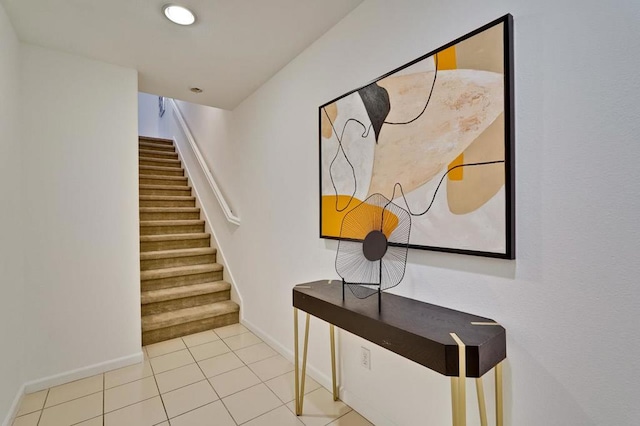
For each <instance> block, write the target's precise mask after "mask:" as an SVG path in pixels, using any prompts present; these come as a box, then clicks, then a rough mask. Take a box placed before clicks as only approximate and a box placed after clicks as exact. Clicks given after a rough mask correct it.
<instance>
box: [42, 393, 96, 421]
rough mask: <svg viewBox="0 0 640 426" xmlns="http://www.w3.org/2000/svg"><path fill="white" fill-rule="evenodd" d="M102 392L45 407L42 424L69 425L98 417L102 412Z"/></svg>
mask: <svg viewBox="0 0 640 426" xmlns="http://www.w3.org/2000/svg"><path fill="white" fill-rule="evenodd" d="M102 399H103V394H102V392H99V393H94V394H93V395H89V396H85V397H82V398H78V399H74V400H73V401H69V402H65V403H63V404H60V405H56V406H54V407H51V408H45V409H44V411H43V412H42V417H41V418H40V423H39V425H40V426H68V425H73V424H76V423H80V422H83V421H85V420H89V419H92V418H94V417H98V416H100V415H101V414H102Z"/></svg>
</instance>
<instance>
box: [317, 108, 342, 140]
mask: <svg viewBox="0 0 640 426" xmlns="http://www.w3.org/2000/svg"><path fill="white" fill-rule="evenodd" d="M337 116H338V104H336V103H335V102H334V103H332V104H330V105H327V106H326V107H323V108H322V110H321V111H320V130H321V131H322V137H323V138H325V139H329V138H330V137H331V135H332V134H333V127H332V126H331V123H335V121H336V117H337Z"/></svg>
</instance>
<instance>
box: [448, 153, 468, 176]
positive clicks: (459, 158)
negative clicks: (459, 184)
mask: <svg viewBox="0 0 640 426" xmlns="http://www.w3.org/2000/svg"><path fill="white" fill-rule="evenodd" d="M463 164H464V152H463V153H462V154H460V155H458V156H457V157H456V159H455V160H453V161H452V162H451V163H449V168H448V169H447V170H451V171H450V172H449V173H448V174H447V176H448V177H449V179H450V180H462V179H463V178H464V167H458V168H455V169H454V167H456V166H461V165H463ZM452 169H453V170H452Z"/></svg>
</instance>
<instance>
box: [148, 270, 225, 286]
mask: <svg viewBox="0 0 640 426" xmlns="http://www.w3.org/2000/svg"><path fill="white" fill-rule="evenodd" d="M221 280H222V271H215V272H205V273H202V274H192V275H181V276H179V277H170V278H159V279H157V280H143V281H141V287H142V291H149V290H160V289H162V288H171V287H180V286H183V285H191V284H201V283H207V282H211V281H221Z"/></svg>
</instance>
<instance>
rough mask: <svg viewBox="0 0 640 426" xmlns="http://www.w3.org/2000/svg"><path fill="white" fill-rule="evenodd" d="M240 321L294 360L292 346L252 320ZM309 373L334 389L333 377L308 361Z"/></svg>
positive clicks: (321, 383) (324, 385) (325, 386)
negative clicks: (270, 334)
mask: <svg viewBox="0 0 640 426" xmlns="http://www.w3.org/2000/svg"><path fill="white" fill-rule="evenodd" d="M240 322H241V323H242V325H244V326H245V327H247V328H248V329H249V330H251V331H252V332H253V334H255V335H257V336H258V337H259V338H261V339H262V340H263V341H264V342H265V343H267V344H268V345H269V346H271V347H272V348H273V349H275V350H276V351H277V352H279V353H280V355H282V356H283V357H285V358H286V359H288V360H289V361H291V362H293V350H292V349H291V348H287V347H285V346H283V345H282V344H280V342H278V341H277V340H275V339H273V338H272V337H271V336H269V335H268V334H267V333H265V332H264V331H263V330H262V329H260V327H258V326H256V325H254V324H252V323H251V322H250V321H247V320H246V319H245V318H242V320H241V321H240ZM307 375H308V376H309V377H311V378H312V379H313V380H315V381H316V382H318V383H320V385H322V386H323V387H324V388H325V389H333V383H332V381H331V377H329V376H328V375H326V374H324V373H322V372H320V370H318V369H317V368H316V367H314V366H313V365H311V364H310V363H307ZM338 391H339V392H340V394H342V387H340V388H339V389H338Z"/></svg>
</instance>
